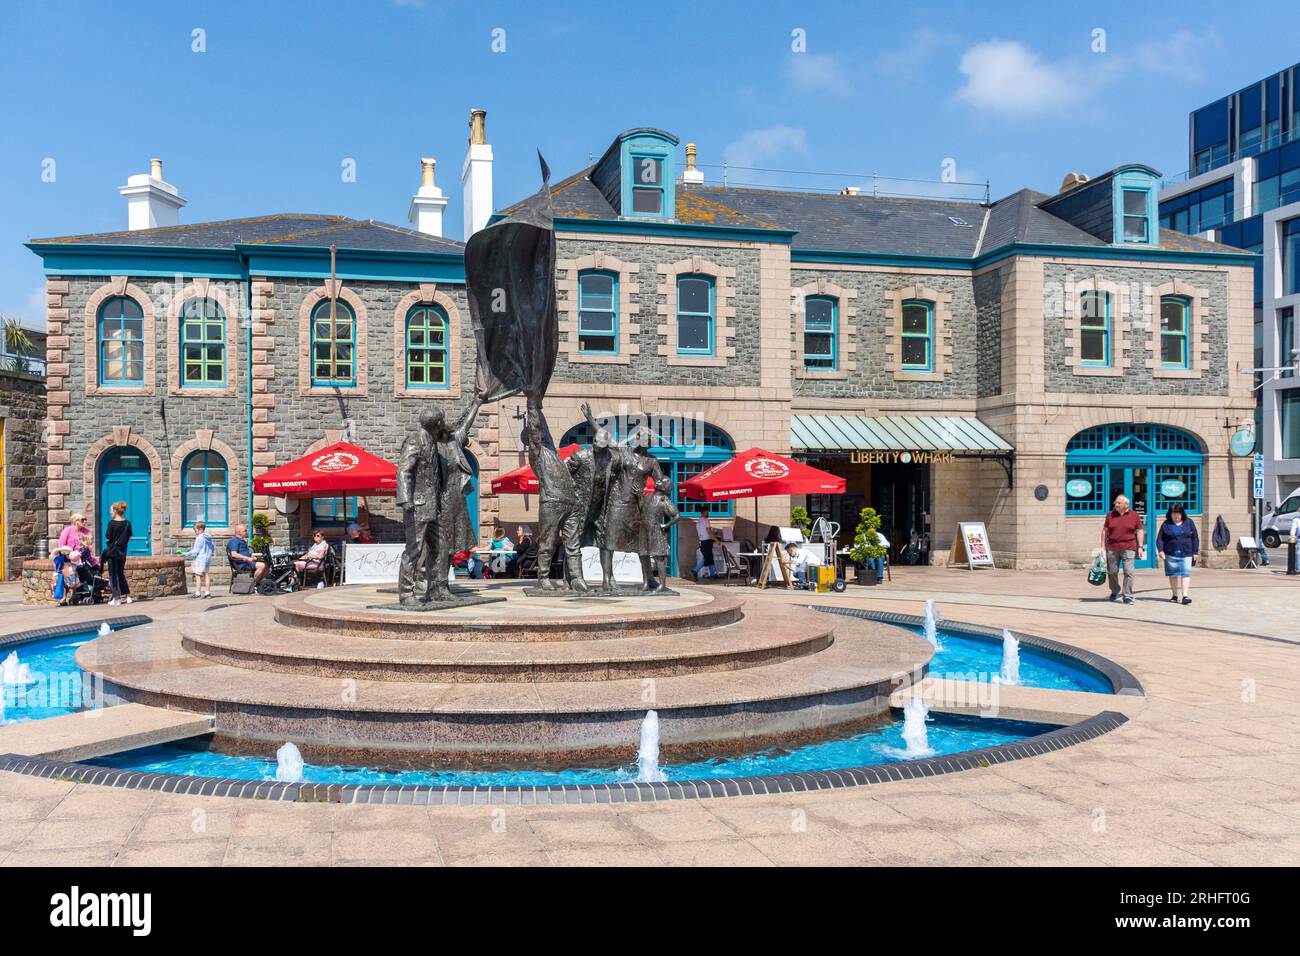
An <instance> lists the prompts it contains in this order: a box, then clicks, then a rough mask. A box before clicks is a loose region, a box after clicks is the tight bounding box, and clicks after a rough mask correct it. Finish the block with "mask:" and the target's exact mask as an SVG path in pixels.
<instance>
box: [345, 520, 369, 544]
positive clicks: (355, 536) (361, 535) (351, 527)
mask: <svg viewBox="0 0 1300 956" xmlns="http://www.w3.org/2000/svg"><path fill="white" fill-rule="evenodd" d="M345 530H346V531H347V536H348V541H349V542H351V543H352V544H374V543H375V537H374V535H372V534H371V533H370V529H369V528H363V527H361V525H359V524H357V523H356V522H355V521H349V522H348V526H347V528H346V529H345Z"/></svg>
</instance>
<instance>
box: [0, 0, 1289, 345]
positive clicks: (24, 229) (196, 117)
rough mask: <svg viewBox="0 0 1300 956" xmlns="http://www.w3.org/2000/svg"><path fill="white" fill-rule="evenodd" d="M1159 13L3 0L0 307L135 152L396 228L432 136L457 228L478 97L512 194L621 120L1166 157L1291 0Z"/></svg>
mask: <svg viewBox="0 0 1300 956" xmlns="http://www.w3.org/2000/svg"><path fill="white" fill-rule="evenodd" d="M1161 7H1162V13H1163V14H1164V15H1162V16H1159V17H1157V16H1154V15H1152V14H1150V13H1148V12H1147V11H1148V10H1149V9H1153V8H1149V7H1147V6H1145V5H1141V4H1134V3H1132V2H1131V0H1130V2H1125V3H1105V2H1102V3H1091V4H1088V5H1086V9H1083V8H1078V7H1077V6H1075V7H1067V6H1064V5H1058V4H1044V3H1041V2H1039V3H1024V4H1018V3H1017V4H1011V3H1002V4H998V3H988V2H985V3H946V4H945V3H940V4H924V3H906V4H905V3H893V4H881V3H872V4H865V3H853V4H850V3H843V4H840V3H807V4H803V5H796V4H776V3H759V2H755V0H749V2H734V3H733V2H707V0H696V2H680V3H679V2H675V0H658V2H656V3H653V4H649V5H642V4H627V3H601V4H595V3H591V4H588V3H566V2H558V0H557V2H552V3H505V2H477V3H440V2H436V0H372V2H369V3H364V4H363V3H341V2H329V0H318V2H315V3H289V2H283V3H281V2H272V0H262V2H258V3H247V2H242V0H224V2H221V3H207V2H203V3H197V2H196V3H184V4H181V3H146V2H131V3H127V2H121V0H119V2H118V3H114V4H109V3H95V2H80V3H71V2H57V0H56V2H46V3H40V4H37V3H34V2H32V3H16V2H11V0H3V2H0V17H2V18H3V19H0V23H3V32H2V33H0V89H2V90H3V91H4V96H3V100H0V103H2V105H0V131H2V132H0V313H3V314H5V315H18V316H20V317H22V318H23V319H24V320H25V321H27V322H36V323H37V324H39V322H43V316H44V310H43V305H42V303H43V289H42V278H41V274H40V269H39V260H37V258H36V257H35V256H33V255H32V254H31V253H30V252H28V251H27V250H26V249H24V248H23V247H22V245H21V244H22V243H23V242H24V241H26V240H27V239H29V238H31V237H37V236H57V235H68V234H76V233H86V232H99V231H110V230H117V229H124V228H125V226H126V202H125V200H124V199H122V198H121V197H120V196H119V195H118V193H117V189H116V187H117V186H119V185H122V184H123V183H125V181H126V177H127V176H128V175H131V174H133V173H139V172H145V171H147V169H148V161H149V159H150V157H152V156H160V157H162V158H163V160H164V162H165V164H166V165H165V171H166V176H167V179H168V180H169V181H170V182H172V183H174V184H176V185H177V186H178V187H179V189H180V191H181V194H182V195H183V196H184V197H185V198H186V199H188V200H189V205H188V206H187V207H186V208H185V209H184V210H183V211H182V221H183V222H199V221H205V220H211V219H226V218H231V217H237V216H248V215H265V214H268V213H274V212H320V213H339V214H343V215H349V216H354V217H358V218H373V219H379V220H384V221H388V222H393V223H398V224H402V225H405V224H406V209H407V204H408V201H409V199H410V196H411V194H412V193H413V192H414V191H415V189H416V187H417V186H418V184H419V157H420V156H422V155H433V156H435V157H436V158H437V159H438V161H439V168H438V173H439V176H438V180H439V185H441V186H442V187H443V189H444V190H445V191H446V192H447V194H448V196H449V198H450V199H451V204H450V206H449V207H448V215H447V223H448V226H447V234H448V235H449V236H451V237H453V238H460V231H461V230H460V223H461V207H460V184H459V174H460V163H461V160H462V159H463V157H464V150H465V138H466V133H467V129H466V120H467V116H468V111H469V109H470V108H471V107H474V106H481V107H483V108H485V109H486V110H487V111H488V138H489V141H490V142H491V143H492V145H493V147H494V151H495V155H496V170H495V176H496V192H495V198H496V202H497V205H504V204H506V203H507V202H509V201H511V200H513V199H516V198H518V197H520V196H522V195H524V194H527V193H529V192H532V191H533V190H534V189H535V188H536V166H535V161H534V159H533V148H534V147H540V148H541V149H542V151H543V152H544V153H545V154H546V156H547V159H548V160H549V161H550V163H551V166H552V168H553V169H554V170H555V172H556V175H557V177H558V176H563V175H567V174H569V173H570V172H573V171H575V170H576V169H578V168H581V167H582V166H584V165H585V164H586V162H587V157H588V154H589V153H594V154H595V155H597V156H599V155H600V153H601V152H602V151H603V150H604V148H605V147H606V146H607V145H608V144H609V142H610V141H611V139H612V138H613V137H614V135H615V134H616V133H618V132H619V131H620V130H622V129H624V128H627V127H632V126H657V127H661V128H664V129H667V130H669V131H671V132H673V133H675V134H677V135H678V136H680V137H681V139H682V141H683V142H687V141H693V142H695V143H697V144H698V145H699V151H700V159H701V162H702V163H706V164H714V163H719V162H721V161H722V160H723V159H724V158H725V159H727V161H728V162H729V163H730V164H732V165H733V166H737V165H738V166H760V167H771V168H779V169H787V170H817V171H827V172H834V173H843V174H846V175H843V176H832V177H825V178H816V179H809V178H807V177H802V178H797V177H793V176H790V175H787V174H770V173H753V172H743V173H742V172H741V171H739V170H735V171H733V172H732V173H731V175H730V181H732V182H737V181H741V182H760V183H768V184H783V185H794V184H810V183H815V184H818V185H823V186H830V187H838V186H841V185H846V184H850V183H862V182H864V179H863V177H862V176H861V175H850V174H862V173H869V172H870V171H872V170H878V171H879V172H880V173H881V174H883V175H890V176H899V177H915V178H919V179H929V180H938V179H939V178H940V176H941V173H942V170H943V163H944V161H945V160H953V161H955V165H956V170H957V177H958V178H959V179H962V180H966V179H970V180H975V181H980V182H982V181H983V180H985V179H988V180H990V181H991V183H992V193H993V196H994V197H995V198H996V197H998V196H1001V195H1004V194H1006V193H1008V192H1011V191H1014V190H1015V189H1018V188H1020V187H1022V186H1030V187H1033V188H1037V189H1041V190H1044V191H1048V192H1051V191H1054V190H1055V189H1056V188H1057V187H1058V185H1059V183H1060V180H1061V177H1062V176H1063V175H1064V174H1065V173H1066V172H1067V171H1069V170H1081V171H1084V172H1089V173H1096V172H1100V171H1104V170H1106V169H1109V168H1111V167H1113V166H1115V165H1117V164H1119V163H1121V162H1130V161H1139V162H1146V163H1149V164H1151V165H1153V166H1155V167H1156V168H1158V169H1161V170H1162V171H1164V172H1165V173H1175V172H1179V171H1181V170H1183V169H1185V168H1186V166H1187V157H1186V141H1187V113H1188V111H1189V110H1191V109H1192V108H1194V107H1197V106H1200V105H1202V104H1204V103H1205V102H1208V101H1210V100H1212V99H1215V98H1217V97H1218V96H1220V95H1223V94H1224V93H1227V92H1230V91H1231V90H1234V89H1236V88H1238V87H1240V86H1242V85H1244V84H1246V83H1248V82H1250V81H1252V80H1255V79H1258V78H1259V77H1261V76H1263V75H1264V74H1266V73H1271V72H1274V71H1276V70H1278V69H1281V68H1282V67H1285V66H1288V65H1290V64H1292V63H1294V62H1296V61H1297V60H1300V44H1297V43H1296V41H1295V37H1296V36H1297V30H1296V23H1297V18H1296V16H1295V7H1294V4H1293V3H1283V2H1276V3H1260V4H1255V5H1252V7H1251V10H1250V15H1249V16H1248V17H1240V18H1233V19H1229V18H1226V17H1224V16H1223V15H1222V11H1223V9H1224V8H1223V6H1222V4H1215V3H1198V2H1184V3H1180V4H1178V5H1176V6H1173V5H1161ZM642 11H645V12H642ZM1164 11H1169V12H1173V11H1176V12H1177V17H1176V18H1174V17H1170V16H1168V15H1167V13H1164ZM1270 23H1271V24H1273V25H1274V26H1273V27H1272V28H1270V27H1269V26H1268V24H1270ZM1098 29H1100V30H1104V31H1105V34H1104V46H1105V49H1104V52H1094V51H1093V47H1094V45H1096V43H1095V40H1094V31H1095V30H1098ZM195 30H202V31H203V39H204V41H205V45H206V50H205V51H204V52H195V51H194V49H193V46H194V45H195V40H194V31H195ZM494 31H504V33H501V32H494ZM795 31H802V33H800V34H796V32H795ZM800 38H802V39H803V40H804V49H803V50H802V51H801V52H794V51H793V47H794V46H797V45H798V41H799V39H800ZM494 41H495V45H496V46H497V48H498V49H499V48H500V47H501V45H502V41H504V50H502V51H500V52H496V51H494V49H493V46H494ZM51 159H52V160H53V161H54V166H53V170H54V174H55V178H54V181H53V182H46V181H44V180H43V178H42V173H43V171H46V170H48V169H49V168H50V166H49V164H48V162H47V160H51ZM346 160H354V161H355V164H356V181H355V182H345V181H343V177H342V176H341V170H342V164H343V163H344V162H345V161H346ZM705 173H706V175H707V176H708V177H709V179H710V180H716V179H717V178H718V176H719V175H720V171H719V170H717V169H715V168H706V169H705ZM865 181H866V182H868V183H869V179H867V180H865ZM891 185H892V188H894V189H895V190H897V191H920V192H926V193H929V192H932V191H935V190H936V189H939V187H932V186H925V185H915V184H901V183H895V184H891ZM948 191H949V192H958V193H960V192H962V191H963V190H961V189H956V190H954V189H952V187H949V188H948ZM971 192H972V191H971V190H970V189H965V190H964V193H965V194H966V195H970V194H971ZM976 192H978V190H976Z"/></svg>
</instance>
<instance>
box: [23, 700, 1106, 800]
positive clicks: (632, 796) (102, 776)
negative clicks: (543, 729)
mask: <svg viewBox="0 0 1300 956" xmlns="http://www.w3.org/2000/svg"><path fill="white" fill-rule="evenodd" d="M1127 720H1128V718H1127V717H1125V716H1124V715H1123V714H1120V713H1116V712H1114V711H1106V712H1105V713H1101V714H1097V715H1096V716H1093V717H1089V718H1088V719H1086V720H1081V721H1079V722H1078V723H1077V724H1071V725H1070V726H1068V727H1060V728H1058V729H1056V730H1049V731H1047V732H1046V733H1043V734H1039V735H1038V736H1036V737H1026V738H1025V739H1024V740H1018V741H1016V742H1015V743H1009V744H999V745H997V746H995V747H983V748H981V749H979V750H967V751H963V752H961V753H956V754H949V755H946V756H939V757H925V758H922V759H920V760H908V761H904V762H901V763H894V764H881V765H878V766H872V767H851V768H848V769H844V770H822V771H817V772H814V773H783V774H771V775H768V776H759V777H720V778H717V779H707V780H670V781H666V782H664V783H610V784H579V785H570V786H552V787H428V786H414V785H411V786H372V785H365V786H360V785H355V784H346V785H344V784H315V783H273V782H270V781H265V780H230V779H222V778H218V777H189V776H179V775H176V774H163V773H147V772H144V771H139V770H112V769H109V768H106V767H95V766H91V765H89V764H81V763H65V762H62V761H57V760H43V759H41V758H38V757H24V756H21V755H18V754H3V755H0V771H7V772H9V773H21V774H27V775H28V776H33V777H45V778H47V779H53V780H67V781H70V782H73V783H86V784H96V785H98V786H104V787H122V788H124V789H128V790H157V791H161V792H163V793H184V794H194V795H196V796H209V797H247V798H252V799H256V800H283V801H291V802H295V803H371V804H411V805H419V806H462V807H463V806H558V805H577V804H589V803H650V802H655V801H662V800H702V799H708V798H711V797H738V796H760V795H763V794H781V793H805V792H808V791H812V790H841V789H846V788H849V787H859V786H865V785H868V784H875V783H889V782H892V781H898V780H915V779H918V778H921V777H936V776H939V775H941V774H946V773H956V772H958V771H962V770H974V769H976V768H987V767H991V766H993V765H994V764H1000V763H1008V762H1009V761H1012V760H1021V759H1024V758H1025V757H1035V756H1038V755H1039V754H1045V753H1051V752H1052V751H1055V750H1063V749H1064V748H1066V747H1071V746H1073V745H1074V744H1078V743H1082V742H1083V741H1085V740H1091V739H1093V738H1094V737H1099V736H1100V735H1102V734H1104V733H1108V732H1109V731H1112V730H1114V729H1115V728H1116V727H1119V726H1120V725H1122V724H1124V723H1125V722H1126V721H1127Z"/></svg>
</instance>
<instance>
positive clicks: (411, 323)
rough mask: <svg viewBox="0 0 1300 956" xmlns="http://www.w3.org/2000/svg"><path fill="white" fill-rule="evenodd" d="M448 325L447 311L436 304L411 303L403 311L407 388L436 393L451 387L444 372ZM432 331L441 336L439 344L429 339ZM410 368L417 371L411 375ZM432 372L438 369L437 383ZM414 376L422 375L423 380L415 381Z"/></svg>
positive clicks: (449, 380)
mask: <svg viewBox="0 0 1300 956" xmlns="http://www.w3.org/2000/svg"><path fill="white" fill-rule="evenodd" d="M450 327H451V323H450V322H449V321H448V319H447V312H446V310H445V309H443V307H442V306H440V305H415V306H412V307H411V308H410V310H408V311H407V313H406V328H405V333H406V362H405V368H404V370H403V374H404V375H405V376H406V387H407V388H410V389H428V390H429V391H434V392H438V391H446V390H447V389H449V388H450V387H451V378H450V376H449V374H448V372H449V365H450V362H449V361H448V360H449V358H450V355H449V352H448V349H449V348H450V345H449V343H448V341H447V334H448V330H449V329H450ZM435 332H436V333H438V334H439V335H441V337H442V341H441V344H440V345H439V344H434V343H433V342H432V341H431V340H432V337H433V335H434V333H435ZM437 356H440V358H437ZM413 370H414V371H418V372H419V373H420V374H419V375H418V376H412V374H411V373H412V371H413ZM436 372H441V374H442V381H441V382H437V381H433V376H434V374H435V373H436ZM416 377H418V378H422V379H423V381H416V380H415V378H416Z"/></svg>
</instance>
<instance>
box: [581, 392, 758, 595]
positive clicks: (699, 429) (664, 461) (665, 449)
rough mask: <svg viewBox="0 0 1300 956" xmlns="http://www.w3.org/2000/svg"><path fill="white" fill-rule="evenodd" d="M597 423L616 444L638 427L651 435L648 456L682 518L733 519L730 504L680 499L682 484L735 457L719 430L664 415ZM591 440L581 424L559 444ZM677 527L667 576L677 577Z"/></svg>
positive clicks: (671, 540) (728, 440) (588, 429)
mask: <svg viewBox="0 0 1300 956" xmlns="http://www.w3.org/2000/svg"><path fill="white" fill-rule="evenodd" d="M600 421H601V422H602V424H604V425H605V426H606V427H607V428H609V429H610V430H611V431H612V432H613V433H614V438H615V439H616V440H618V441H622V440H623V439H624V438H625V437H627V435H628V434H629V432H631V430H632V429H633V428H637V427H639V426H645V427H648V428H649V429H650V430H651V431H652V432H654V435H655V438H656V441H655V443H654V445H653V446H652V447H651V449H650V453H651V454H652V455H654V456H655V457H656V458H658V459H659V463H660V465H662V466H663V470H664V473H665V474H666V475H667V477H668V478H669V479H670V480H671V481H672V484H673V503H674V504H675V505H676V506H677V510H678V511H679V512H680V513H681V514H682V515H684V516H686V517H688V518H691V519H694V518H695V517H697V516H698V515H699V514H700V513H701V511H708V513H709V517H711V518H730V517H733V516H734V515H735V503H734V502H731V501H721V502H716V503H710V502H703V501H695V500H694V499H691V498H683V497H682V496H681V486H682V482H684V481H686V480H687V479H688V478H693V477H694V476H695V475H698V474H699V473H700V472H702V471H706V470H708V469H709V468H712V467H713V466H714V465H716V464H717V463H718V462H720V461H727V460H728V459H729V458H731V457H732V456H733V455H734V454H735V453H736V446H735V444H734V443H733V442H732V440H731V436H730V435H728V434H727V433H726V432H724V431H723V430H722V429H721V428H718V427H717V426H716V425H710V424H709V423H708V422H702V421H699V420H697V419H691V418H678V417H676V416H668V415H665V416H646V415H620V416H614V417H610V418H608V419H603V420H600ZM591 438H592V435H591V426H590V425H588V424H587V423H586V422H581V423H579V424H577V425H574V426H573V427H572V428H570V429H569V430H568V431H567V432H565V433H564V437H563V438H562V439H561V440H560V447H561V448H563V447H564V446H565V445H571V444H574V443H575V442H576V443H577V444H580V445H588V444H590V443H591ZM678 527H679V524H674V525H673V526H672V527H671V528H670V529H669V533H668V573H669V574H676V573H677V567H678V555H677V529H678ZM688 557H689V556H688ZM692 563H693V562H692Z"/></svg>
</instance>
